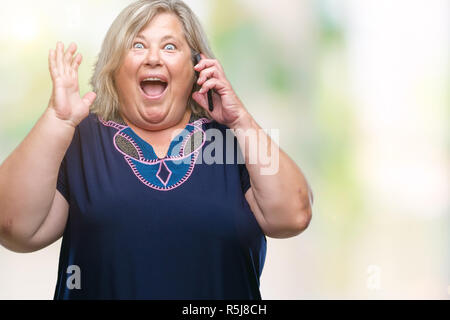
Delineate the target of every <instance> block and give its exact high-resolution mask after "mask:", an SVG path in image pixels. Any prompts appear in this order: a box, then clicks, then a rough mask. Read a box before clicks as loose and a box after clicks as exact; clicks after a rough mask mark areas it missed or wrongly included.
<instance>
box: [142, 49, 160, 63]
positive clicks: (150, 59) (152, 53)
mask: <svg viewBox="0 0 450 320" xmlns="http://www.w3.org/2000/svg"><path fill="white" fill-rule="evenodd" d="M144 63H145V64H146V65H149V66H152V67H153V66H159V65H161V63H162V62H161V56H160V52H159V50H158V49H153V48H152V49H148V50H147V54H146V55H145V59H144Z"/></svg>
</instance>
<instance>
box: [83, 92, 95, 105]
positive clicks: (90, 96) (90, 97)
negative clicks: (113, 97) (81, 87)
mask: <svg viewBox="0 0 450 320" xmlns="http://www.w3.org/2000/svg"><path fill="white" fill-rule="evenodd" d="M95 98H97V94H96V93H95V92H88V93H86V94H85V95H84V97H83V99H82V100H83V102H84V103H85V104H86V105H87V106H88V107H90V106H91V105H92V104H93V103H94V100H95Z"/></svg>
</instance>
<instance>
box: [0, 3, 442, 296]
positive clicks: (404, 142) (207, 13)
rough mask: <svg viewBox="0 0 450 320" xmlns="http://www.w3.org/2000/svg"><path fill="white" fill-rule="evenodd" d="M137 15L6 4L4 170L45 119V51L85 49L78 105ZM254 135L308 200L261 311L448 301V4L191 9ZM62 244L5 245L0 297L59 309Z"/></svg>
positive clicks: (108, 6) (273, 257)
mask: <svg viewBox="0 0 450 320" xmlns="http://www.w3.org/2000/svg"><path fill="white" fill-rule="evenodd" d="M130 2H131V1H124V0H107V1H106V0H89V1H87V0H81V1H72V0H71V1H49V0H41V1H39V2H36V1H31V0H24V1H21V2H5V3H3V4H2V10H1V12H0V48H1V50H0V55H1V59H0V93H1V94H0V161H3V160H4V159H5V158H6V157H7V156H8V155H9V154H10V153H11V152H12V151H13V150H14V148H15V147H16V146H17V145H18V144H19V143H20V142H21V141H22V140H23V138H24V137H25V136H26V135H27V133H28V132H29V131H30V129H31V128H32V127H33V125H34V124H35V123H36V121H37V119H38V118H39V117H40V115H41V114H42V113H43V112H44V110H45V108H46V106H47V103H48V100H49V97H50V92H51V80H50V76H49V73H48V64H47V55H48V50H49V49H50V48H53V47H54V46H55V44H56V41H58V40H61V41H63V42H64V43H65V44H66V45H67V44H69V43H70V42H71V41H74V42H76V43H77V44H78V46H79V51H80V52H81V53H82V54H83V56H84V61H83V63H82V65H81V67H80V86H81V91H82V94H84V93H85V92H86V91H88V90H90V88H89V86H88V82H89V79H90V76H91V73H92V69H93V65H94V63H95V61H96V56H97V54H98V52H99V50H100V46H101V43H102V41H103V37H104V35H105V34H106V31H107V29H108V28H109V26H110V24H111V23H112V21H113V19H114V18H115V17H116V16H117V14H118V13H119V12H120V11H121V10H122V9H123V8H124V7H125V6H126V5H127V4H128V3H130ZM186 3H187V4H189V5H190V6H191V8H192V9H193V10H194V12H196V13H197V15H198V16H199V18H200V20H201V21H202V23H203V25H204V27H205V30H206V32H207V34H208V37H209V39H210V42H211V45H212V48H213V51H214V52H215V54H216V57H217V58H218V59H219V61H220V62H221V63H222V65H223V67H224V69H225V72H226V74H227V77H228V79H229V80H230V82H231V83H232V85H233V88H234V89H235V91H236V92H237V94H238V95H239V96H240V98H241V100H242V101H243V102H244V104H245V106H246V108H247V109H248V110H249V111H250V112H251V114H252V115H253V117H254V118H255V119H256V120H257V122H258V123H259V124H260V125H261V126H262V127H263V128H268V129H279V130H280V145H281V147H282V148H283V150H285V151H286V152H287V153H288V154H289V155H290V156H291V157H292V158H293V159H294V160H295V161H296V163H297V164H298V165H299V167H300V168H301V169H302V171H303V173H304V174H305V176H306V177H307V179H308V181H309V183H310V185H311V187H312V189H313V192H314V200H315V201H314V206H313V219H312V221H311V224H310V226H309V228H308V229H307V230H306V231H305V232H304V233H302V234H301V235H299V236H297V237H294V238H290V239H283V240H279V239H270V238H268V251H267V258H266V264H265V267H264V270H263V273H262V277H261V293H262V297H263V299H432V298H437V299H449V297H450V276H449V275H450V272H449V267H450V263H449V262H450V254H449V248H450V241H449V240H450V239H449V211H450V210H449V181H450V179H449V178H450V174H449V164H450V161H449V160H450V157H449V155H450V148H449V146H450V143H449V141H450V139H449V137H450V132H449V126H448V124H449V122H448V121H449V109H450V108H449V106H450V97H449V89H450V86H449V80H450V79H449V78H450V72H449V69H450V68H449V45H450V18H449V15H450V14H449V13H450V2H449V1H447V0H427V1H425V0H410V1H406V0H396V1H389V0H380V1H375V0H365V1H361V0H340V1H337V0H333V1H332V0H277V1H269V0H214V1H213V0H186ZM59 247H60V241H58V242H56V243H55V244H53V245H51V246H49V247H48V248H45V249H43V250H40V251H38V252H35V253H31V254H17V253H13V252H10V251H7V250H6V249H4V248H2V247H0V299H16V298H19V299H50V298H52V297H53V291H54V287H55V284H56V276H57V263H58V254H59Z"/></svg>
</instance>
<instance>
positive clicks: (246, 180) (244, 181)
mask: <svg viewBox="0 0 450 320" xmlns="http://www.w3.org/2000/svg"><path fill="white" fill-rule="evenodd" d="M239 174H240V177H241V187H242V192H244V194H245V193H246V192H247V190H248V189H249V188H250V187H251V184H250V176H249V174H248V171H247V167H246V166H245V164H239Z"/></svg>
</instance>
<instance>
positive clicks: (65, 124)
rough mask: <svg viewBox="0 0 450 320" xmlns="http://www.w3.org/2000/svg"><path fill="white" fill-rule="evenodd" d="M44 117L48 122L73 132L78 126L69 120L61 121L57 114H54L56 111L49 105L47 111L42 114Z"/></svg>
mask: <svg viewBox="0 0 450 320" xmlns="http://www.w3.org/2000/svg"><path fill="white" fill-rule="evenodd" d="M44 117H45V118H46V119H48V120H49V121H51V122H53V123H58V124H59V125H60V126H61V127H66V128H68V129H73V130H75V128H76V127H77V125H78V124H76V123H74V122H73V121H71V120H65V119H61V118H60V117H59V116H58V113H57V112H56V110H55V109H54V108H53V107H52V106H51V105H49V106H48V107H47V109H46V110H45V112H44Z"/></svg>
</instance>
